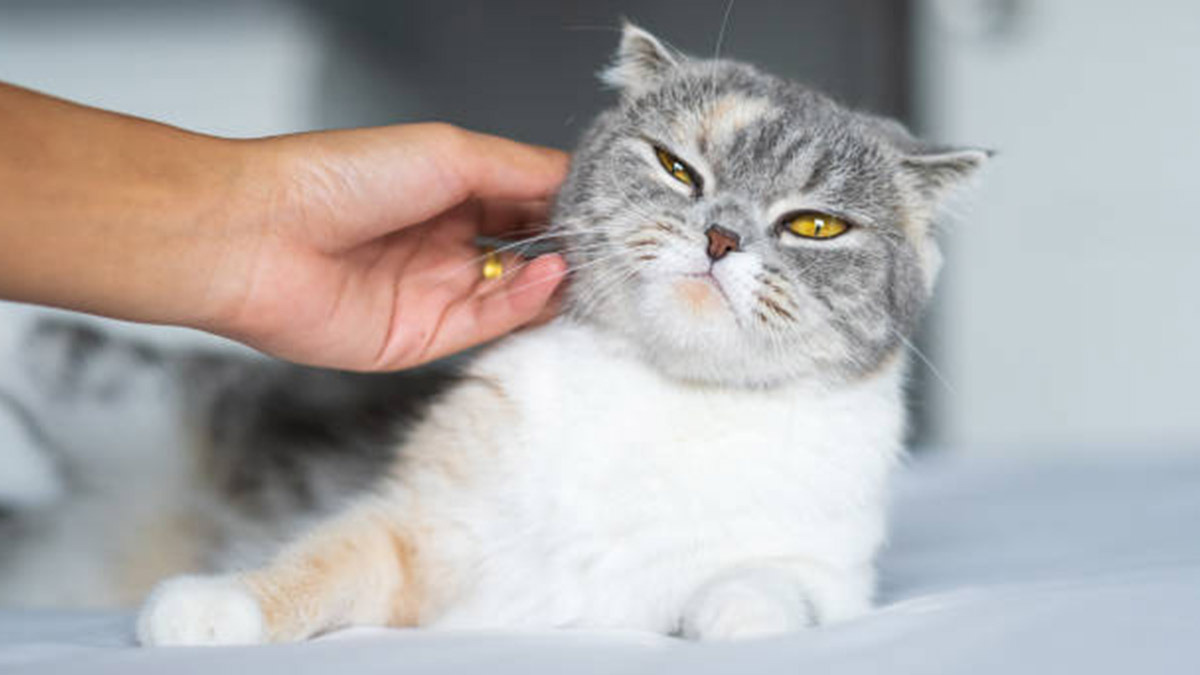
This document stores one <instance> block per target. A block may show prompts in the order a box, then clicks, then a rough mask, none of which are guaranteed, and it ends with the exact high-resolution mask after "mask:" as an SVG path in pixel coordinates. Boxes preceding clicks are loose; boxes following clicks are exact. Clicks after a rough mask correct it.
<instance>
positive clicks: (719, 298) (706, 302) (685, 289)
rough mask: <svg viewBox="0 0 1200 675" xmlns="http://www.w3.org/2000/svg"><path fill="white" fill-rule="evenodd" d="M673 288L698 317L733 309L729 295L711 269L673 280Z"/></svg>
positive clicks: (684, 304)
mask: <svg viewBox="0 0 1200 675" xmlns="http://www.w3.org/2000/svg"><path fill="white" fill-rule="evenodd" d="M672 290H673V291H674V292H675V296H676V298H677V299H678V300H679V302H680V303H681V304H682V305H683V306H684V308H686V309H687V310H688V311H689V312H690V313H691V314H693V315H694V316H696V317H704V316H710V315H712V314H713V313H715V312H720V311H733V304H732V302H731V301H730V299H729V295H728V294H727V293H726V292H725V288H724V287H723V286H722V285H721V281H720V280H719V279H717V278H716V277H715V276H713V273H712V271H711V270H709V271H704V272H696V273H693V274H685V275H682V276H681V277H680V278H678V279H676V280H675V281H674V282H673V284H672Z"/></svg>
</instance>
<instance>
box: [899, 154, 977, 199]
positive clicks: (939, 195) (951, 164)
mask: <svg viewBox="0 0 1200 675" xmlns="http://www.w3.org/2000/svg"><path fill="white" fill-rule="evenodd" d="M993 154H995V153H993V152H992V151H991V150H981V149H978V148H954V149H948V148H937V149H931V150H925V151H920V152H916V153H910V154H908V155H906V156H905V157H904V158H902V159H901V160H900V166H901V168H902V169H903V170H904V172H905V173H906V174H908V176H909V177H910V178H911V180H912V184H913V185H914V186H915V187H916V189H917V191H918V192H919V193H920V194H921V197H922V198H924V199H925V200H926V201H927V202H928V203H929V205H930V206H931V207H933V208H936V207H937V205H939V204H941V202H942V201H943V200H944V199H945V198H946V197H947V196H949V195H950V194H951V193H953V192H954V190H955V189H957V188H958V187H960V186H962V185H964V184H966V183H967V182H968V181H969V180H970V178H971V177H972V176H973V175H975V172H977V171H978V170H979V168H980V167H982V166H983V165H984V164H985V163H986V162H987V160H988V158H990V157H991V156H992V155H993Z"/></svg>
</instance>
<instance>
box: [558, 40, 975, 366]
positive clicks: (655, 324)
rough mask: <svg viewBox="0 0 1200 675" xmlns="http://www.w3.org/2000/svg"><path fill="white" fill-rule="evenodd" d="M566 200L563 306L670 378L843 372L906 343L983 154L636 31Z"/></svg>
mask: <svg viewBox="0 0 1200 675" xmlns="http://www.w3.org/2000/svg"><path fill="white" fill-rule="evenodd" d="M606 78H607V79H608V81H609V82H611V83H613V84H615V85H617V86H618V87H620V88H621V90H622V102H621V104H620V106H619V107H618V108H615V109H613V110H610V111H608V112H606V113H605V114H603V115H601V117H600V118H599V119H598V120H597V122H596V123H595V125H594V127H593V128H592V130H591V131H590V132H589V134H588V136H587V137H586V138H585V140H584V143H583V144H582V147H581V148H580V149H579V151H578V152H577V154H576V156H575V159H574V165H573V169H572V173H571V177H570V178H569V179H568V181H567V183H566V185H565V186H564V188H563V190H562V192H561V193H560V195H559V198H558V203H557V207H556V213H555V227H557V228H559V229H560V230H561V231H562V232H563V234H564V238H565V245H564V249H565V253H566V255H567V259H568V262H569V264H570V265H571V267H572V268H573V269H574V270H575V271H574V276H573V281H572V284H571V287H570V293H569V299H568V311H569V312H570V313H571V314H573V315H574V316H576V317H577V318H579V319H581V320H584V321H589V322H593V323H597V324H600V325H602V326H604V327H605V328H607V329H610V330H613V331H615V332H617V333H619V334H621V335H624V336H625V337H626V338H627V339H629V340H630V341H631V342H632V343H633V344H634V345H636V347H637V348H638V350H639V351H640V352H641V353H642V355H643V356H644V357H645V358H646V359H647V360H649V361H650V362H651V363H653V364H654V365H656V366H657V367H658V368H660V369H661V370H663V371H664V372H666V373H668V374H669V375H672V376H674V377H680V378H683V379H688V380H696V381H703V382H714V383H719V384H725V385H751V386H753V385H771V384H777V383H780V382H784V381H788V380H792V379H796V378H801V377H817V378H822V379H826V380H831V379H832V380H844V379H846V378H854V377H860V376H862V375H865V374H867V373H869V372H871V371H872V370H874V369H876V368H878V367H879V366H880V365H881V364H882V363H883V362H885V361H886V360H888V359H889V358H890V357H891V356H892V355H893V353H894V352H896V351H897V350H898V349H900V348H902V347H903V345H904V344H905V342H906V340H907V339H908V335H909V334H910V333H911V331H912V329H913V327H914V325H915V322H916V320H917V317H918V315H919V313H920V310H921V308H922V306H923V305H924V303H925V300H926V298H927V296H928V293H929V289H930V286H931V284H932V281H933V278H934V276H935V274H936V272H937V265H938V260H939V257H938V253H937V249H936V246H935V244H934V242H933V239H932V236H931V233H930V223H929V221H930V218H931V217H932V216H933V214H934V212H935V211H936V208H937V201H938V199H939V198H940V197H941V196H942V194H943V193H944V192H945V191H946V189H947V188H949V187H952V186H953V185H954V184H955V183H957V182H959V181H960V180H962V179H963V178H964V177H965V176H966V175H967V174H968V173H970V172H971V171H972V170H973V169H974V168H975V167H977V166H978V165H979V164H980V163H981V162H982V161H983V159H984V157H985V156H986V155H985V153H982V152H979V151H942V152H937V153H929V152H922V151H921V149H920V146H919V144H918V143H917V142H916V141H914V140H913V139H912V138H911V137H910V136H908V134H907V133H906V132H904V130H903V129H901V128H900V127H899V125H897V124H895V123H892V122H889V121H885V120H880V119H877V118H873V117H870V116H867V115H862V114H859V113H855V112H852V111H848V110H845V109H843V108H841V107H839V106H837V105H836V104H834V103H833V102H832V101H830V100H829V99H827V98H825V97H823V96H821V95H820V94H817V93H815V92H813V91H811V90H808V89H805V88H802V87H800V86H798V85H795V84H791V83H788V82H784V81H781V80H779V79H777V78H773V77H771V76H768V75H764V74H761V73H759V72H757V71H756V70H754V69H752V68H750V67H749V66H745V65H742V64H737V63H733V62H729V61H695V60H690V59H685V58H683V57H681V56H679V55H677V54H674V53H672V52H670V51H668V50H667V49H665V48H664V47H663V46H662V45H661V44H660V43H659V42H658V41H657V40H655V39H654V38H653V37H652V36H650V35H649V34H647V33H645V32H644V31H641V30H639V29H637V28H633V27H627V28H626V31H625V35H624V38H623V40H622V45H621V49H620V51H619V53H618V57H617V63H616V65H614V66H613V68H612V69H611V70H610V71H608V73H607V74H606Z"/></svg>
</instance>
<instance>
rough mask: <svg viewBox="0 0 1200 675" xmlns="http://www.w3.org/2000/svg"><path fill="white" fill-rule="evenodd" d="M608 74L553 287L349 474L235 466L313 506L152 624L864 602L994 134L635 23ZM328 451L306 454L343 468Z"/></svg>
mask: <svg viewBox="0 0 1200 675" xmlns="http://www.w3.org/2000/svg"><path fill="white" fill-rule="evenodd" d="M603 77H604V80H605V81H606V82H607V83H608V84H609V85H611V86H613V87H614V88H616V89H617V90H618V92H619V102H618V103H617V105H616V106H614V107H613V108H612V109H610V110H607V111H605V112H603V113H602V114H600V116H599V117H598V118H597V119H596V121H595V122H594V123H593V124H592V126H591V128H590V129H589V130H588V132H587V133H586V134H585V136H584V138H583V140H582V142H581V144H580V147H579V148H578V149H577V152H576V153H575V155H574V157H573V160H572V167H571V170H570V174H569V176H568V178H567V181H566V182H565V183H564V185H563V186H562V188H561V190H560V192H559V194H558V196H557V198H556V201H555V206H554V212H553V217H552V219H551V223H552V224H551V227H550V231H549V233H548V234H547V235H545V237H546V239H547V240H548V241H553V242H555V243H556V244H557V246H558V247H559V248H560V249H561V251H562V252H563V254H564V255H565V256H566V258H567V261H568V264H569V268H570V269H571V277H572V278H571V283H570V284H569V285H568V287H567V296H566V298H565V303H564V312H563V315H562V316H561V317H560V318H558V319H556V320H555V321H553V322H552V323H550V324H547V325H545V326H542V327H539V328H536V329H531V330H527V331H523V332H521V333H518V334H514V335H512V336H509V337H508V338H506V339H504V340H502V341H499V342H498V343H496V344H494V345H492V346H490V347H488V348H487V349H485V350H484V351H482V352H481V353H480V354H478V355H477V356H476V357H474V358H473V359H472V360H471V361H470V362H469V363H468V364H467V365H466V366H465V368H464V369H463V370H462V372H461V373H459V374H458V375H456V376H455V377H453V378H448V379H445V380H439V382H440V384H439V385H438V386H437V387H436V391H433V395H434V397H433V400H432V402H431V403H429V404H428V406H427V407H425V408H424V410H423V412H421V413H420V414H414V415H413V416H412V417H411V419H413V420H414V423H413V424H412V425H411V426H407V427H403V428H404V429H405V432H404V434H403V437H402V438H391V437H389V435H388V433H387V430H388V429H390V428H391V427H387V425H384V426H385V427H386V428H385V429H384V430H383V431H381V432H380V433H377V434H375V435H374V436H372V438H371V439H370V441H369V442H368V443H367V446H368V447H372V448H376V447H380V446H381V445H382V446H383V447H386V448H387V451H386V452H383V453H382V454H380V453H374V454H372V456H373V457H375V460H373V462H371V463H368V466H369V467H370V468H369V469H368V470H367V471H366V472H365V473H363V474H361V475H359V476H358V478H356V479H355V480H354V481H351V483H353V484H352V485H346V486H342V487H339V488H338V489H337V490H334V492H335V493H336V494H338V495H340V496H339V498H336V499H324V500H317V501H319V502H320V503H297V502H296V500H295V499H294V498H289V499H284V500H283V501H282V502H280V501H278V499H277V498H278V495H293V494H296V490H295V489H294V486H290V485H285V486H283V487H282V488H281V489H278V490H267V491H265V492H264V491H262V490H258V489H247V490H244V494H245V495H247V496H255V495H260V494H275V495H276V498H272V499H271V500H268V501H267V502H265V503H266V504H274V505H275V508H273V509H271V510H269V514H268V516H269V517H263V514H264V513H267V512H263V511H261V509H259V510H258V511H256V510H255V509H253V508H252V509H250V511H245V510H243V511H237V515H238V517H244V518H246V519H247V520H248V521H249V522H281V521H287V520H289V519H288V517H287V516H288V514H296V513H302V514H304V515H305V516H306V517H303V518H299V519H292V521H293V522H291V524H290V525H288V526H287V527H282V528H281V529H278V530H272V532H273V533H285V532H284V531H285V530H286V531H288V532H290V531H293V530H296V529H300V530H302V531H301V532H299V534H297V535H295V536H294V537H292V539H291V541H290V543H288V544H287V545H286V546H284V547H283V548H282V550H280V551H278V552H274V553H273V555H271V556H269V557H267V558H266V559H265V560H263V561H262V562H261V564H256V565H252V566H238V565H236V564H234V563H233V562H232V560H233V559H232V558H231V559H230V560H226V561H221V562H219V563H214V562H209V563H207V564H204V565H201V567H202V568H204V569H209V570H215V571H217V572H218V573H217V574H214V575H190V576H179V577H175V578H171V579H168V580H166V581H164V582H163V583H161V584H160V585H159V586H158V587H157V588H156V589H155V590H154V591H153V592H152V593H151V594H150V596H149V597H148V598H147V599H146V602H145V604H144V605H143V607H142V609H141V611H140V614H139V616H138V620H137V628H136V630H137V637H138V639H139V641H140V642H141V643H142V644H144V645H176V644H184V645H203V644H256V643H266V642H283V641H294V640H302V639H305V638H308V637H311V636H314V635H317V634H320V633H323V632H326V631H330V630H334V629H337V628H341V627H346V626H353V625H389V626H421V627H429V628H442V629H452V628H621V629H637V630H645V631H652V632H658V633H664V634H673V635H680V636H683V637H686V638H691V639H738V638H747V637H756V636H765V635H772V634H778V633H783V632H789V631H797V630H802V629H804V628H806V627H809V626H813V625H818V624H824V623H830V622H836V621H842V620H847V619H850V618H853V617H855V616H858V615H860V614H861V613H863V612H864V611H866V610H867V609H868V608H869V606H870V603H871V597H872V592H873V587H874V571H873V569H874V568H873V558H874V555H875V553H876V551H877V549H878V548H879V546H880V545H881V542H882V540H883V536H884V500H885V489H886V479H887V475H888V473H889V471H890V469H891V467H892V466H893V465H894V464H895V463H896V461H897V459H898V458H899V457H900V456H901V453H902V444H903V443H902V441H903V435H904V424H905V422H904V404H903V384H904V376H905V371H906V367H907V351H908V347H909V345H910V336H911V335H912V332H913V330H914V329H915V326H916V323H917V321H918V319H919V317H920V314H921V311H922V309H923V307H924V306H925V304H926V303H927V301H928V299H929V296H930V294H931V291H932V286H933V282H934V279H935V278H936V275H937V272H938V268H939V266H940V260H941V258H940V254H939V252H938V248H937V244H936V241H935V234H936V233H935V231H934V222H935V220H936V216H937V215H938V213H939V211H940V208H941V206H942V203H943V202H944V200H945V199H946V198H947V197H948V196H949V194H950V193H952V192H953V191H954V190H955V189H956V188H957V187H958V186H960V185H962V184H963V183H965V182H966V181H967V180H968V179H969V178H970V177H971V176H972V175H973V174H974V173H975V172H976V170H977V169H978V168H979V167H980V166H982V165H983V163H984V162H985V160H986V159H987V156H988V153H986V152H984V151H981V150H975V149H955V148H942V147H932V146H928V145H925V144H923V143H921V142H920V141H918V140H916V139H915V138H913V137H912V136H911V135H909V133H908V132H907V131H906V130H905V129H904V128H903V127H902V126H901V125H899V124H898V123H896V122H894V121H891V120H887V119H884V118H879V117H875V116H872V115H868V114H865V113H860V112H855V111H852V110H849V109H846V108H844V107H842V106H841V105H839V104H837V103H835V102H834V101H832V100H830V99H828V98H826V97H825V96H823V95H821V94H819V93H817V92H815V91H813V90H810V89H808V88H806V87H803V86H801V85H798V84H794V83H790V82H786V81H783V80H780V79H778V78H775V77H773V76H770V75H768V74H765V73H762V72H760V71H758V70H757V69H755V68H754V67H752V66H749V65H745V64H741V63H738V62H735V61H730V60H719V59H708V60H705V59H696V58H691V57H687V56H684V55H682V54H679V53H677V52H675V51H673V50H671V49H668V48H667V47H665V46H664V45H663V44H662V43H661V42H660V41H659V40H658V39H657V38H655V37H654V36H653V35H651V34H650V33H648V32H646V31H644V30H642V29H640V28H637V27H635V26H632V25H626V27H625V28H624V30H623V34H622V38H621V42H620V46H619V48H618V50H617V54H616V57H615V59H614V62H613V64H612V65H611V67H609V68H608V69H607V70H606V71H605V73H604V76H603ZM197 363H202V361H197ZM279 368H280V369H283V368H285V367H284V366H279ZM201 370H202V371H203V372H205V373H208V372H210V371H213V370H220V368H215V367H214V366H213V365H212V364H209V365H207V366H205V367H203V368H202V369H201ZM283 372H287V371H285V370H277V371H276V375H275V376H273V377H274V379H272V380H271V381H284V382H286V381H288V378H286V377H284V376H282V375H281V374H280V373H283ZM310 377H324V376H318V375H315V374H313V375H310ZM235 390H236V388H235ZM222 391H228V390H226V389H222ZM192 398H194V397H192ZM215 398H216V397H214V395H212V394H211V393H210V394H209V395H208V397H207V399H206V400H207V401H209V406H208V409H211V408H212V405H213V404H212V403H211V402H212V401H213V400H214V399H215ZM189 400H191V399H189ZM198 407H200V408H204V407H205V406H198ZM218 407H221V406H218ZM224 407H225V408H231V406H224ZM239 409H245V408H244V407H242V408H239ZM251 409H252V408H251ZM310 416H311V415H310ZM201 418H203V416H201ZM356 419H357V418H356V417H355V418H353V419H351V420H349V423H348V424H343V425H339V427H338V428H339V433H338V434H335V435H332V436H330V439H329V445H327V446H325V447H329V448H335V447H337V446H338V444H340V443H343V442H344V438H343V436H344V432H345V430H346V429H347V428H351V427H353V426H354V422H355V420H356ZM314 423H317V422H315V421H314ZM193 426H195V425H193ZM200 426H202V427H204V428H203V429H202V431H203V432H204V433H201V434H199V436H200V437H201V438H203V439H204V444H205V445H216V446H217V448H219V447H222V446H223V445H225V443H223V442H222V438H221V436H222V435H221V434H219V433H216V432H217V430H219V428H220V425H213V424H207V425H200ZM251 428H259V429H261V428H266V427H263V426H262V425H260V426H258V427H254V426H253V425H252V426H251ZM396 428H401V427H396ZM257 437H258V436H255V435H254V434H250V436H249V437H248V438H250V439H253V438H257ZM224 440H226V441H228V440H229V439H224ZM233 440H234V441H239V442H240V445H241V446H242V447H243V449H252V447H251V446H252V445H253V440H251V441H249V442H247V437H245V436H238V437H237V438H235V439H233ZM233 445H239V443H238V442H235V443H233ZM269 445H270V446H271V447H272V448H275V447H280V448H281V449H280V450H279V451H278V453H276V452H272V453H271V456H272V457H275V458H277V459H278V461H279V462H280V463H284V462H285V461H286V460H285V459H284V458H286V457H288V455H287V454H286V453H287V451H286V449H284V448H283V446H282V445H281V444H276V443H274V442H270V443H269ZM214 452H216V453H220V452H221V451H220V450H218V449H216V448H211V447H210V448H209V449H208V450H207V451H206V454H205V456H208V455H210V454H212V453H214ZM249 454H252V453H249ZM225 455H226V456H227V457H229V456H239V457H240V456H242V455H241V453H228V452H226V453H225ZM322 456H326V455H322ZM327 456H328V458H329V461H328V462H325V463H324V464H318V465H316V466H317V467H318V468H316V469H314V470H307V471H302V472H300V474H299V475H300V476H301V478H299V479H297V480H298V481H299V484H301V485H308V484H309V482H310V481H319V480H320V479H319V476H320V474H321V473H323V472H324V471H325V470H329V471H330V472H337V471H340V469H338V468H336V467H338V466H339V465H340V464H341V462H339V460H338V454H337V452H336V451H333V450H331V451H330V452H329V453H327ZM244 461H248V460H239V462H244ZM235 464H237V463H235ZM239 465H240V464H239ZM209 473H211V472H209ZM268 473H269V472H268ZM222 475H225V474H222ZM230 475H241V476H249V477H254V476H258V475H260V474H259V473H258V472H256V471H250V472H246V473H244V474H242V473H237V472H234V473H233V474H230ZM285 482H287V481H285ZM226 487H228V485H227V486H226ZM254 487H255V488H259V487H262V486H254ZM300 492H303V490H301V491H300ZM342 497H346V498H342ZM347 499H348V503H346V501H347ZM251 502H254V500H253V499H252V500H251ZM280 504H282V506H281V505H280ZM262 508H265V507H262ZM249 512H255V513H257V515H256V516H255V517H249V516H247V515H246V514H247V513H249ZM330 514H332V515H330ZM308 516H312V517H315V518H316V520H317V521H318V522H316V523H315V524H309V523H308V522H307V521H308V520H309V518H308ZM256 518H257V520H256ZM188 536H189V537H190V538H200V539H203V537H202V536H201V535H200V534H196V533H194V532H191V531H190V530H189V531H188ZM225 536H228V534H226V535H225ZM239 536H243V537H244V536H245V532H242V534H241V535H239ZM271 538H273V537H265V539H268V540H269V539H271ZM204 544H205V545H210V544H212V542H209V541H205V542H204ZM196 545H197V546H199V544H196ZM193 560H194V559H193ZM155 569H161V568H155Z"/></svg>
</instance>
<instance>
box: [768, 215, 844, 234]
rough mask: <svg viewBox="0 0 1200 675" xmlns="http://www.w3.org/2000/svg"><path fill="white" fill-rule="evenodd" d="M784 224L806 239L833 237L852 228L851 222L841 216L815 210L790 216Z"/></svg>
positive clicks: (789, 230) (790, 230)
mask: <svg viewBox="0 0 1200 675" xmlns="http://www.w3.org/2000/svg"><path fill="white" fill-rule="evenodd" d="M783 225H784V227H786V228H787V229H788V232H791V233H792V234H794V235H796V236H798V237H804V238H805V239H833V238H834V237H836V236H838V235H840V234H845V232H846V230H849V229H850V223H847V222H846V221H844V220H842V219H841V218H838V217H836V216H831V215H829V214H826V213H816V212H813V211H809V212H807V213H797V214H795V215H793V216H788V217H787V218H786V219H785V220H784V221H783Z"/></svg>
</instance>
